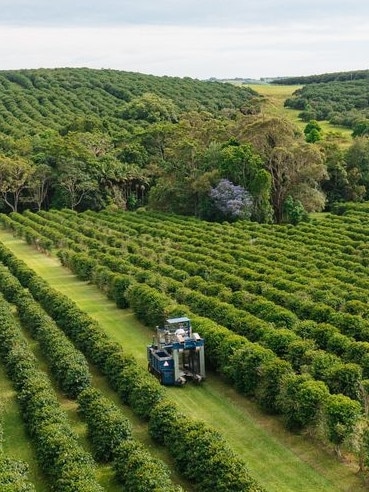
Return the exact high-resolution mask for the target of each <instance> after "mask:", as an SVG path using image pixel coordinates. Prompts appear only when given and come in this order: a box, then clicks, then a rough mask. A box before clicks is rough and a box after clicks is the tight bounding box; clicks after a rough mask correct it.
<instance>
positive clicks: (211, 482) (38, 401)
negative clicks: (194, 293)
mask: <svg viewBox="0 0 369 492" xmlns="http://www.w3.org/2000/svg"><path fill="white" fill-rule="evenodd" d="M0 260H1V262H2V263H3V266H2V267H1V268H0V286H1V292H2V294H3V296H4V298H5V299H6V300H5V301H2V306H1V307H2V309H1V315H2V318H1V322H2V323H1V324H2V327H3V328H2V331H1V335H0V341H1V359H2V360H3V361H4V363H5V366H6V369H7V373H8V375H9V377H10V378H11V379H12V381H13V384H14V386H15V388H16V390H17V393H18V400H19V401H20V403H21V410H22V416H23V419H24V421H25V424H26V426H27V429H28V433H29V435H30V436H31V438H32V440H33V442H34V443H35V448H36V453H37V457H38V459H39V461H40V464H41V466H42V469H43V471H44V473H45V475H46V476H49V477H50V480H52V482H53V487H52V489H53V490H57V491H59V490H60V491H63V492H67V491H68V490H73V491H79V490H81V491H82V490H83V491H86V490H88V491H91V492H92V491H94V490H104V489H102V488H101V487H100V485H99V484H98V483H97V482H96V479H95V478H94V469H93V458H94V459H95V460H97V461H98V462H111V463H112V466H113V469H114V471H115V474H116V477H117V479H118V480H119V481H120V482H121V483H122V484H123V485H124V490H128V491H129V490H131V491H148V490H163V489H165V490H168V491H170V490H173V491H174V490H180V489H181V488H180V487H179V486H178V485H175V484H174V483H172V482H171V479H170V471H169V469H168V467H167V465H165V464H164V463H162V462H160V461H159V460H158V459H157V458H154V457H153V456H151V455H150V453H149V451H147V450H146V449H145V447H144V446H143V445H142V444H140V443H139V442H137V441H135V440H133V439H132V436H131V425H130V423H129V421H127V419H126V418H125V417H124V416H123V415H122V414H121V413H120V411H119V409H118V408H117V407H116V406H115V405H114V404H113V402H111V401H109V400H107V399H106V398H105V397H103V396H102V395H101V394H100V392H99V391H98V390H97V389H96V388H93V387H92V385H91V375H90V373H89V369H88V364H87V360H86V358H87V359H88V360H89V362H90V363H92V364H94V365H95V366H96V367H97V368H98V369H99V370H100V371H101V373H102V374H103V375H104V376H105V377H106V378H107V380H108V381H109V383H110V384H111V386H112V388H113V389H114V390H115V391H116V392H117V393H118V395H119V397H120V398H121V400H122V401H123V402H124V403H126V404H128V405H130V406H131V408H132V409H133V411H134V412H135V413H136V414H137V415H138V416H140V417H142V418H143V419H146V420H149V431H150V435H151V437H152V438H153V439H154V440H155V441H157V442H158V443H159V444H160V445H164V446H166V447H167V448H168V449H169V452H170V454H171V455H172V457H173V461H174V463H176V465H177V467H178V469H179V470H180V471H181V473H182V474H183V476H184V478H186V479H188V480H190V481H191V482H192V483H194V485H195V488H196V489H197V488H198V489H199V490H219V491H221V490H228V487H229V485H231V486H232V489H233V490H239V491H241V490H242V491H246V490H250V491H255V492H256V491H261V490H262V487H260V486H259V485H258V484H257V483H256V482H255V481H254V480H253V479H252V478H251V477H250V476H249V473H248V472H247V467H246V465H245V463H244V462H243V461H241V460H240V459H238V458H237V457H236V455H234V454H233V452H232V451H231V450H230V449H229V447H228V446H227V445H226V443H225V441H224V439H223V438H222V436H221V435H220V434H219V433H218V432H216V431H215V430H214V429H212V428H211V427H209V426H207V425H206V424H205V423H204V422H202V421H198V420H196V419H191V418H188V417H187V416H186V415H184V414H183V413H182V412H180V411H179V410H178V409H177V407H176V405H175V404H174V403H173V402H172V401H170V400H169V399H168V398H167V397H166V395H165V390H164V388H162V387H161V386H160V384H159V383H158V382H157V381H156V379H153V378H152V377H151V376H150V375H149V374H148V373H147V372H146V371H145V370H144V369H143V368H141V367H139V366H138V364H137V363H136V361H135V360H134V359H133V358H132V356H130V355H127V354H125V353H124V352H123V351H122V348H121V346H120V345H119V344H116V343H113V342H112V341H111V340H110V339H109V338H108V337H107V336H106V335H105V334H104V333H103V331H102V330H101V328H100V327H99V326H98V324H97V323H96V322H95V321H93V320H92V318H90V317H89V316H88V315H86V314H85V313H83V312H82V311H81V310H79V309H78V308H77V306H76V304H75V303H74V302H73V301H71V300H70V299H68V298H67V297H65V296H63V295H62V294H60V293H58V292H57V291H55V290H53V289H52V288H51V287H50V286H49V285H48V284H47V283H46V282H45V281H44V280H42V279H41V278H40V277H38V276H37V275H36V274H35V272H33V271H32V270H30V269H29V268H28V267H27V266H26V265H25V264H24V263H23V262H22V261H20V260H18V259H17V258H16V257H15V256H14V255H13V254H12V253H11V252H10V251H9V250H8V249H7V248H6V247H5V246H2V247H1V248H0ZM8 303H11V305H15V306H16V308H17V312H18V316H19V320H20V322H21V324H22V326H23V329H24V330H27V331H29V332H30V333H31V335H32V337H34V338H35V339H36V340H37V341H38V342H39V344H40V347H41V348H42V352H43V354H44V355H45V358H46V359H47V360H48V362H49V364H48V365H49V369H50V372H51V374H52V376H53V379H54V380H55V381H56V382H57V383H58V386H59V388H60V389H61V390H62V391H63V392H64V394H66V395H67V396H68V397H69V398H72V399H77V402H78V406H79V412H80V414H81V415H82V417H83V418H84V420H85V421H86V423H87V427H88V435H89V438H90V440H91V443H92V449H93V455H94V456H93V458H92V456H89V455H88V453H86V452H85V451H84V450H83V449H81V447H80V446H79V445H78V443H77V439H76V436H75V435H74V434H73V431H72V430H71V429H70V428H69V426H68V422H67V419H66V418H65V415H64V414H63V412H62V411H61V410H60V407H59V405H58V402H57V400H56V397H55V395H54V394H53V390H52V388H51V385H50V382H49V381H48V379H47V378H46V377H45V374H44V373H42V372H41V371H40V370H39V369H38V368H37V360H36V359H35V357H34V356H33V353H32V352H31V350H30V348H29V347H28V346H27V342H26V340H25V339H24V337H22V335H21V331H20V329H19V326H18V325H17V322H16V319H15V317H14V315H13V314H12V312H11V308H10V304H8ZM71 341H72V342H73V343H72V342H71ZM85 357H86V358H85ZM162 429H165V435H163V431H162ZM195 449H197V452H194V450H195ZM184 456H187V458H186V460H185V463H186V466H185V467H184V466H183V457H184ZM230 477H232V478H230Z"/></svg>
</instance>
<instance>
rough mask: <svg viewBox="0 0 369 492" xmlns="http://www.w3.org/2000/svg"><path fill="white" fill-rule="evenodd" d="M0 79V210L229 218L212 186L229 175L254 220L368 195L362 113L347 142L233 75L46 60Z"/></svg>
mask: <svg viewBox="0 0 369 492" xmlns="http://www.w3.org/2000/svg"><path fill="white" fill-rule="evenodd" d="M351 82H353V81H351ZM359 82H360V81H358V83H359ZM342 83H343V82H342ZM315 85H316V84H315ZM315 85H314V84H311V85H310V86H309V87H310V89H309V90H310V92H307V90H305V89H304V91H300V92H298V93H297V94H296V97H295V98H294V99H293V100H294V103H293V104H295V105H296V104H297V106H298V105H299V104H300V103H299V101H300V102H301V101H302V99H301V98H305V97H308V96H307V95H308V94H313V95H314V94H316V92H314V91H315V90H316V88H315ZM325 85H326V87H327V86H328V84H325ZM346 87H348V86H346ZM350 87H354V86H352V85H351V86H350ZM0 88H1V89H2V90H1V91H0V155H1V159H0V161H1V162H0V164H1V165H0V192H1V198H2V207H3V210H17V209H19V208H25V207H32V208H34V209H40V208H43V207H45V208H48V207H57V208H60V207H70V208H73V209H77V210H84V209H86V208H93V209H95V210H99V209H102V208H104V207H107V206H114V207H118V208H128V209H135V208H137V207H139V206H141V205H145V206H149V207H152V208H155V209H158V210H164V211H169V212H175V213H180V214H185V215H195V216H198V217H201V218H204V219H207V220H224V219H225V218H226V217H225V216H224V215H223V216H222V214H220V212H221V210H220V208H219V204H218V206H216V204H215V202H214V198H213V197H212V196H211V193H214V192H212V190H215V189H217V186H218V185H219V183H220V182H221V181H222V180H227V181H228V182H229V183H231V185H230V186H233V187H235V189H239V188H237V187H241V188H242V189H243V190H245V192H246V193H247V194H248V196H249V197H250V207H249V209H248V210H249V211H250V213H251V220H257V221H261V222H271V221H277V222H281V221H286V220H287V221H296V220H297V221H298V220H300V219H299V218H301V217H306V212H313V211H319V210H322V209H323V208H324V207H329V206H330V205H331V204H332V203H333V202H335V201H344V200H356V201H359V200H362V199H366V198H368V196H369V191H368V190H369V177H368V171H367V167H368V166H367V163H366V161H367V158H366V155H367V150H368V149H367V135H366V131H365V129H366V125H365V124H364V123H365V121H363V120H362V119H361V124H358V125H357V133H356V134H357V137H356V139H355V141H354V143H353V145H352V146H350V148H347V149H344V150H342V149H340V148H338V147H336V146H335V145H334V144H333V143H329V142H328V141H326V140H325V139H324V138H322V133H321V129H320V126H319V123H318V121H317V119H319V118H315V116H314V115H313V116H314V117H313V118H310V119H309V122H308V124H307V125H306V127H305V132H304V133H301V132H300V131H299V130H298V129H297V128H296V127H295V126H294V125H293V124H292V123H291V122H288V121H287V120H285V119H282V118H279V117H267V116H266V115H265V114H261V113H260V107H261V106H260V96H257V95H256V94H255V93H254V92H253V91H251V90H250V89H248V88H246V87H236V86H233V85H231V84H224V83H219V82H209V81H208V82H201V81H198V80H192V79H189V78H183V79H180V78H176V77H154V76H148V75H142V74H134V73H127V72H118V71H113V70H89V69H55V70H45V69H40V70H18V71H0ZM357 88H358V86H355V90H357ZM319 90H320V89H319ZM311 91H312V92H311ZM328 93H329V91H328V92H327V90H326V91H325V92H323V94H328ZM342 93H343V92H342ZM339 94H341V92H339ZM355 94H356V95H355ZM352 95H355V97H356V99H355V100H356V101H357V100H358V99H360V97H362V94H361V95H360V93H359V92H355V93H354V92H353V91H352ZM324 98H325V100H328V99H329V98H327V97H325V96H324V97H323V98H322V99H324ZM311 107H312V106H311ZM245 108H247V110H246V109H245ZM301 109H302V110H304V111H305V110H307V107H306V105H305V102H301ZM310 109H311V108H310ZM310 109H309V111H310ZM314 111H315V110H314ZM314 111H313V112H314ZM241 215H242V214H241ZM249 215H250V214H249V213H247V214H246V215H244V217H246V216H247V217H248V216H249ZM292 217H294V218H292ZM228 218H229V217H228Z"/></svg>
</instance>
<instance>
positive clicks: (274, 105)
mask: <svg viewBox="0 0 369 492" xmlns="http://www.w3.org/2000/svg"><path fill="white" fill-rule="evenodd" d="M248 87H250V88H251V89H253V90H254V91H256V92H258V93H259V94H261V95H262V96H265V98H266V99H267V102H266V104H265V105H264V107H263V110H264V111H265V113H267V114H269V115H273V116H279V117H281V116H283V117H286V118H288V119H289V120H291V121H292V122H293V123H294V124H295V125H297V126H298V127H299V128H300V129H301V130H303V129H304V128H305V126H306V123H305V122H303V121H301V120H300V118H299V116H298V115H299V113H300V111H299V110H297V109H289V108H285V107H284V101H285V100H286V99H287V98H289V97H291V96H292V94H293V93H294V92H295V91H296V90H297V89H299V88H300V87H301V86H300V85H272V84H252V85H248ZM319 125H320V126H321V127H322V130H323V132H324V138H327V137H328V136H329V138H331V139H334V141H337V143H339V144H340V145H342V146H344V147H345V146H347V145H349V144H350V143H351V141H352V138H351V133H352V130H350V129H348V128H344V127H340V126H334V125H331V124H330V123H328V122H327V121H319Z"/></svg>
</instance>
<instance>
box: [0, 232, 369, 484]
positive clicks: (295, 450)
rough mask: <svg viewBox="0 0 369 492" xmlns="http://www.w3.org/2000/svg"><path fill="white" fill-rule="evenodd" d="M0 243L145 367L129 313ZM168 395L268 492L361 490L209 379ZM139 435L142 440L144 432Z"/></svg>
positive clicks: (144, 340) (316, 450)
mask: <svg viewBox="0 0 369 492" xmlns="http://www.w3.org/2000/svg"><path fill="white" fill-rule="evenodd" d="M0 240H2V241H3V242H4V244H6V245H7V246H8V247H9V248H10V249H11V250H12V251H13V252H14V253H15V254H17V256H18V257H19V258H21V259H23V260H24V261H25V262H26V263H27V264H28V265H29V266H30V267H31V268H33V269H34V270H35V271H36V272H37V273H38V274H39V275H41V276H43V277H44V278H45V279H46V280H47V281H48V282H50V284H51V285H52V286H53V287H54V288H57V289H58V290H60V291H61V292H63V293H64V294H66V295H68V296H70V297H71V298H73V299H74V300H75V301H76V302H77V304H78V305H79V306H80V307H81V308H82V309H84V310H85V311H87V312H89V313H90V314H91V315H92V316H93V317H94V318H95V319H97V321H98V322H99V323H100V325H101V326H102V328H103V329H104V330H105V331H106V332H107V333H108V334H109V335H110V336H111V337H112V338H114V339H115V340H117V341H119V342H120V343H121V344H122V345H123V347H125V349H126V350H128V351H129V352H131V353H133V354H134V356H135V357H136V358H137V360H139V361H140V363H141V364H142V365H145V366H146V349H145V347H146V345H147V344H148V343H150V341H151V337H152V332H150V330H149V329H147V328H146V327H144V326H142V325H141V324H140V323H138V321H137V320H136V319H135V317H134V316H133V314H132V312H131V311H129V310H119V309H117V308H116V307H115V306H114V305H113V303H112V302H110V301H108V300H107V299H106V298H105V296H104V295H103V294H102V293H100V292H99V291H98V290H97V288H95V287H94V286H93V285H89V284H88V283H86V282H81V281H79V280H78V279H77V278H76V277H74V275H72V274H71V273H70V272H69V271H68V270H66V269H65V268H63V267H61V266H60V264H59V262H58V260H57V259H56V258H54V257H47V256H43V255H41V254H40V253H38V252H37V251H35V250H34V249H32V248H31V247H29V246H27V245H26V244H25V243H24V242H22V241H21V240H19V239H16V238H14V237H13V236H11V235H10V234H9V233H6V232H3V231H0ZM168 392H169V393H170V396H171V397H172V398H173V399H174V400H175V401H176V402H177V403H178V404H179V406H180V407H181V408H183V410H184V411H185V412H186V413H188V414H189V415H193V416H195V417H199V418H201V419H204V420H206V421H208V422H209V423H211V424H212V425H214V426H215V427H217V428H218V429H219V430H221V431H222V432H223V434H224V435H225V437H226V439H227V440H228V442H229V443H230V445H231V447H232V448H233V449H234V450H235V451H237V452H238V454H239V455H240V456H242V457H243V458H244V459H245V460H246V461H247V462H248V464H249V469H250V471H251V473H252V474H253V475H254V476H255V478H257V479H258V480H260V482H261V483H263V484H264V486H265V487H266V489H267V490H268V491H270V492H277V491H278V492H281V491H283V492H297V491H299V492H300V491H304V492H340V491H341V492H354V491H355V492H359V491H364V490H366V488H365V487H364V484H363V483H362V481H361V479H360V477H358V476H356V475H355V472H356V467H355V466H354V465H352V466H351V465H350V464H342V463H339V462H338V461H337V460H336V459H335V457H333V456H332V455H331V454H330V453H329V452H326V451H325V450H323V449H321V448H320V447H319V446H315V445H314V443H313V442H310V441H309V440H307V439H305V438H303V437H302V436H298V435H292V434H289V433H287V432H286V431H285V430H284V429H283V427H282V425H281V423H280V422H279V421H278V420H277V419H275V418H270V417H268V416H266V415H264V414H262V413H261V412H260V411H259V410H258V408H257V407H256V406H255V405H254V404H253V403H252V402H250V401H248V400H246V399H245V398H243V397H241V396H240V395H239V394H237V393H236V392H235V391H234V390H233V389H232V388H230V387H229V386H228V385H226V384H225V383H224V382H223V381H222V380H221V378H219V377H218V376H216V375H214V374H210V375H209V377H208V380H207V381H206V382H205V383H204V384H203V385H201V386H194V385H190V384H189V385H186V386H185V387H184V388H168ZM138 429H139V428H138ZM141 430H142V433H143V434H144V428H141ZM141 430H138V433H140V432H141Z"/></svg>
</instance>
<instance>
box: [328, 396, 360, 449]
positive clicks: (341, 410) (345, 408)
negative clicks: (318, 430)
mask: <svg viewBox="0 0 369 492" xmlns="http://www.w3.org/2000/svg"><path fill="white" fill-rule="evenodd" d="M361 413H362V410H361V406H360V404H359V403H358V402H355V401H353V400H351V399H350V398H348V397H347V396H344V395H330V396H329V397H328V398H327V401H326V410H325V414H326V419H327V422H326V425H327V433H328V438H329V440H330V441H331V442H332V443H333V444H335V445H338V446H339V445H340V444H342V443H343V441H344V440H345V439H346V438H348V437H349V436H350V435H351V434H352V432H353V431H354V429H355V426H356V424H357V422H358V420H359V418H360V416H361Z"/></svg>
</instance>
